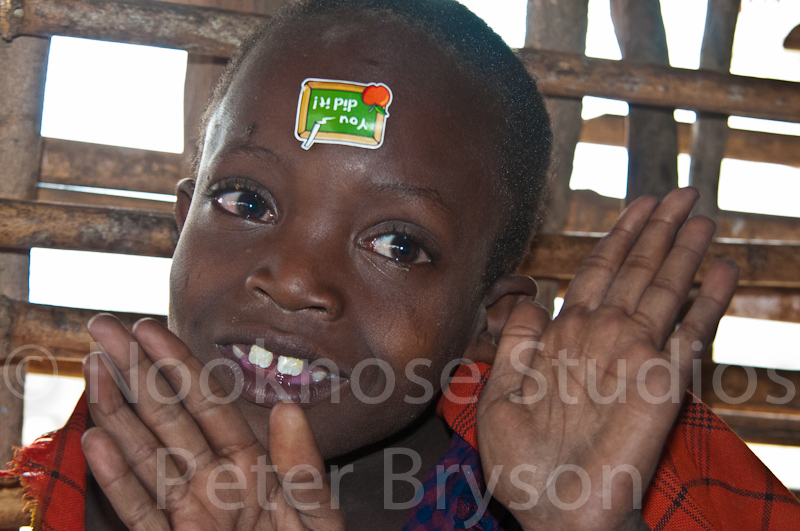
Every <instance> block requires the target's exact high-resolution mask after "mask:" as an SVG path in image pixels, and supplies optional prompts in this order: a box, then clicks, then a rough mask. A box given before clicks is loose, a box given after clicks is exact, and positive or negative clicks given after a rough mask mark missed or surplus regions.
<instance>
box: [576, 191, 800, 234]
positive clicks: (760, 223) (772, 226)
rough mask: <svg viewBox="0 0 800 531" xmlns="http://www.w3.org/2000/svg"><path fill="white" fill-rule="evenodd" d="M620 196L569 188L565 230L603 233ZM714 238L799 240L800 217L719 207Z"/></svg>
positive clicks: (614, 216) (619, 207) (616, 212)
mask: <svg viewBox="0 0 800 531" xmlns="http://www.w3.org/2000/svg"><path fill="white" fill-rule="evenodd" d="M623 206H624V205H623V203H622V200H621V199H617V198H614V197H605V196H602V195H600V194H598V193H596V192H594V191H592V190H572V193H571V194H570V205H569V214H568V216H567V223H566V226H565V230H566V231H567V232H571V233H605V232H608V231H609V230H610V229H611V226H612V225H613V224H614V222H615V221H616V220H617V218H618V217H619V215H620V213H621V212H622V208H623ZM716 236H717V238H720V239H724V238H734V239H739V240H759V241H761V242H770V243H793V244H796V243H800V219H798V218H790V217H786V216H769V215H765V214H750V213H747V212H732V211H722V213H721V214H720V219H719V220H718V221H717V234H716Z"/></svg>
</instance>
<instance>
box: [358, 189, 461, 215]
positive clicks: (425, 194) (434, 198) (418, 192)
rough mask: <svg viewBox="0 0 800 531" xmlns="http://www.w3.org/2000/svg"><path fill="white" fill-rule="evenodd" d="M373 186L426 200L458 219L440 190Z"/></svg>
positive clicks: (383, 190)
mask: <svg viewBox="0 0 800 531" xmlns="http://www.w3.org/2000/svg"><path fill="white" fill-rule="evenodd" d="M373 186H374V187H375V188H377V189H378V190H380V191H382V192H390V193H393V194H398V195H402V196H406V197H415V198H417V197H418V198H421V199H425V200H427V201H429V202H431V203H433V204H434V205H435V206H437V207H438V208H439V209H441V210H443V211H444V212H445V213H446V214H448V215H449V216H451V217H456V215H455V212H453V209H452V208H450V205H448V204H447V203H445V201H444V199H442V194H440V193H439V191H438V190H435V189H433V188H425V187H423V186H414V185H411V184H408V183H396V182H395V183H374V184H373Z"/></svg>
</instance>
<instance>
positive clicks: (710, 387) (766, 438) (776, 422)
mask: <svg viewBox="0 0 800 531" xmlns="http://www.w3.org/2000/svg"><path fill="white" fill-rule="evenodd" d="M700 370H701V378H700V384H699V385H697V384H696V382H695V384H693V385H692V388H693V391H694V393H695V394H696V395H698V396H700V398H701V399H702V400H703V402H705V403H706V404H707V405H708V406H709V407H711V409H713V410H714V412H715V413H716V414H717V415H719V416H720V417H721V418H722V420H724V421H725V423H726V424H728V426H730V427H731V429H733V431H735V432H736V434H737V435H739V436H740V437H741V438H742V439H744V440H746V441H749V442H760V443H766V444H788V445H793V446H800V394H798V391H800V371H786V370H781V369H764V368H761V367H741V366H737V365H722V364H716V363H714V362H712V361H711V360H710V359H709V358H708V357H706V358H705V359H704V360H703V361H702V362H701V369H700Z"/></svg>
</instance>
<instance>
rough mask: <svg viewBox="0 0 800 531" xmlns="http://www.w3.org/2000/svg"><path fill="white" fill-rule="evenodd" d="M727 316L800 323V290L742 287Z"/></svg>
mask: <svg viewBox="0 0 800 531" xmlns="http://www.w3.org/2000/svg"><path fill="white" fill-rule="evenodd" d="M725 315H732V316H735V317H749V318H751V319H769V320H772V321H785V322H790V323H800V290H798V289H786V290H774V289H768V288H747V287H740V288H738V289H737V290H736V293H735V294H734V296H733V300H731V303H730V305H729V306H728V311H726V312H725Z"/></svg>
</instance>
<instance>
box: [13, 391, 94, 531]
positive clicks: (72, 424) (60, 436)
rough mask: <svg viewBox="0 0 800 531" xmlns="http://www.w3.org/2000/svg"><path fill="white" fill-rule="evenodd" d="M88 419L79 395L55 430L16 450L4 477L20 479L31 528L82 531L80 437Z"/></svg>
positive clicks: (83, 481)
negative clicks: (70, 414) (60, 425)
mask: <svg viewBox="0 0 800 531" xmlns="http://www.w3.org/2000/svg"><path fill="white" fill-rule="evenodd" d="M88 416H89V410H88V406H87V404H86V397H85V396H82V397H81V399H80V400H79V401H78V404H77V405H76V406H75V411H74V412H73V413H72V416H71V417H70V418H69V420H68V421H67V424H66V425H64V427H63V428H61V429H60V430H58V431H54V432H52V433H48V434H47V435H43V436H41V437H39V438H38V439H36V441H34V442H33V444H31V445H30V446H25V447H24V448H18V449H17V451H16V453H15V455H14V460H13V461H11V462H10V463H8V466H9V467H10V468H11V470H7V471H0V476H3V477H19V478H20V481H21V483H22V486H23V487H24V488H25V497H26V498H27V499H28V500H29V501H28V504H27V506H26V509H28V510H30V512H31V513H32V515H33V519H32V523H31V525H32V526H33V527H34V529H36V530H37V531H38V530H43V531H79V530H80V531H82V530H83V529H84V527H85V515H86V511H85V509H86V460H85V459H84V457H83V451H82V450H81V437H82V436H83V432H85V431H86V421H87V419H88Z"/></svg>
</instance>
